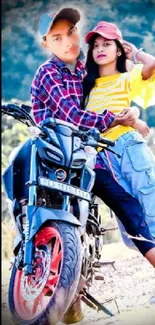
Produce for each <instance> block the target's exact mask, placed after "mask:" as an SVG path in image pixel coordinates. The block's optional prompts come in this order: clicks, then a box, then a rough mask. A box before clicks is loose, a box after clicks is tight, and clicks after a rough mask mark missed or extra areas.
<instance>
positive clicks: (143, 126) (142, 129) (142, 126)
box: [133, 119, 150, 138]
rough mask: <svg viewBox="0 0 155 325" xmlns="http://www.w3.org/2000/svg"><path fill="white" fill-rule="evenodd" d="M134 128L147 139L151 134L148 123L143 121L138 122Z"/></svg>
mask: <svg viewBox="0 0 155 325" xmlns="http://www.w3.org/2000/svg"><path fill="white" fill-rule="evenodd" d="M133 127H134V128H135V129H136V130H137V131H138V132H139V133H141V134H142V136H143V137H144V138H145V137H146V136H147V135H148V133H149V132H150V129H149V127H148V125H147V123H146V122H144V121H142V120H139V119H138V120H137V121H136V123H135V124H134V125H133Z"/></svg>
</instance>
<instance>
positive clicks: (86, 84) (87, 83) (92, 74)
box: [83, 35, 127, 108]
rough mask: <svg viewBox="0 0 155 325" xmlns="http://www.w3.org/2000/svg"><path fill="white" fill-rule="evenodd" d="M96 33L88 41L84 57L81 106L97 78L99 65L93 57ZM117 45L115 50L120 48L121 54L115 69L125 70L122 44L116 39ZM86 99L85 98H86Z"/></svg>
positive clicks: (85, 101) (124, 55)
mask: <svg viewBox="0 0 155 325" xmlns="http://www.w3.org/2000/svg"><path fill="white" fill-rule="evenodd" d="M97 37H98V35H94V36H93V37H92V39H91V41H90V44H89V48H88V53H87V58H86V71H87V75H86V77H85V78H84V80H83V108H84V107H85V105H86V104H87V102H88V97H89V94H90V92H91V90H92V88H93V87H94V86H95V79H96V78H99V77H100V76H99V66H98V65H97V63H95V61H94V59H93V48H94V42H95V39H96V38H97ZM114 42H115V43H116V46H117V50H120V52H121V55H120V56H118V58H117V64H116V69H117V70H118V71H119V72H121V73H122V72H126V71H127V69H126V54H125V51H124V48H123V45H122V44H121V43H120V42H119V41H118V40H114ZM86 99H87V100H86Z"/></svg>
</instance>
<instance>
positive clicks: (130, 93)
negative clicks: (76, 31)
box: [83, 22, 155, 237]
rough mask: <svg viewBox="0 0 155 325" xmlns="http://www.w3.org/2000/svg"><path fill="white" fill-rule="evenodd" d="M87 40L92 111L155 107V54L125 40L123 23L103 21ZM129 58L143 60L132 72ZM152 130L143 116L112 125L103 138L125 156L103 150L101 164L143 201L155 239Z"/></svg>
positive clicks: (86, 91)
mask: <svg viewBox="0 0 155 325" xmlns="http://www.w3.org/2000/svg"><path fill="white" fill-rule="evenodd" d="M85 41H86V43H88V44H89V49H88V54H87V60H86V68H87V76H86V77H85V79H84V83H83V87H84V105H85V107H86V109H88V110H89V111H92V112H96V113H101V112H102V111H103V110H105V109H107V110H108V109H110V110H111V111H113V112H114V113H115V114H120V113H121V112H122V114H125V107H127V106H130V104H131V102H132V101H134V102H135V103H136V104H139V105H140V106H142V107H144V108H145V107H146V105H148V106H149V105H151V104H152V105H153V100H154V104H155V94H154V95H153V91H154V93H155V74H154V72H155V58H154V57H153V56H151V55H149V54H146V53H144V52H143V51H142V49H140V50H138V49H137V48H136V47H135V46H134V45H133V44H130V43H128V42H125V41H123V39H122V34H121V32H120V30H119V29H118V28H117V26H116V25H114V24H111V23H108V22H99V23H98V25H97V26H96V27H95V28H94V29H93V31H91V32H89V33H88V34H87V35H86V37H85ZM127 59H130V60H134V63H136V62H135V61H136V60H138V61H140V62H141V63H142V64H135V65H134V67H133V69H132V70H131V71H127ZM153 96H154V97H153ZM131 110H132V107H131ZM138 131H139V132H138ZM148 131H149V129H148V126H147V124H146V123H145V122H144V121H141V120H140V119H138V118H137V120H136V122H135V123H133V124H132V123H131V126H121V125H118V126H116V127H112V128H109V129H108V130H107V131H106V132H105V133H103V136H106V137H107V138H109V139H112V140H115V141H116V145H115V150H116V152H118V153H120V154H121V159H119V158H117V156H116V155H114V154H112V153H109V152H105V151H104V152H102V151H100V153H99V155H98V161H97V167H99V168H102V167H103V166H106V168H108V170H110V172H112V174H113V176H114V178H115V179H116V180H117V181H118V182H119V184H120V185H122V187H124V189H125V190H126V191H127V192H129V193H130V194H132V195H133V196H134V197H135V198H137V199H138V200H139V202H140V204H141V205H142V207H143V209H144V213H145V217H146V222H147V224H148V226H149V228H150V231H151V233H152V235H153V236H154V237H155V204H154V202H155V158H154V157H153V154H152V152H151V151H150V149H149V148H148V146H147V144H146V142H145V140H144V137H145V136H146V135H147V134H148Z"/></svg>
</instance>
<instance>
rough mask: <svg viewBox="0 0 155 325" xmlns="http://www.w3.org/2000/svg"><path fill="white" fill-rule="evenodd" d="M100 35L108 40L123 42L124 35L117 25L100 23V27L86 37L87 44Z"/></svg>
mask: <svg viewBox="0 0 155 325" xmlns="http://www.w3.org/2000/svg"><path fill="white" fill-rule="evenodd" d="M95 34H99V35H101V36H103V37H105V38H107V39H117V40H122V33H121V31H120V30H119V29H118V27H117V26H116V25H115V24H112V23H108V22H106V21H100V22H99V23H98V25H97V26H96V27H95V28H94V29H93V30H92V31H91V32H89V33H88V34H87V35H86V36H85V42H86V43H90V40H91V38H92V37H93V36H94V35H95Z"/></svg>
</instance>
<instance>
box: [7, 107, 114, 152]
mask: <svg viewBox="0 0 155 325" xmlns="http://www.w3.org/2000/svg"><path fill="white" fill-rule="evenodd" d="M1 111H2V112H3V113H5V114H8V115H10V116H12V117H14V118H15V119H17V120H19V121H21V122H22V123H24V124H26V125H27V126H30V125H32V126H36V127H38V126H37V125H36V123H35V122H34V120H33V119H32V117H31V116H30V111H31V107H30V106H28V105H23V104H22V105H21V106H18V105H15V104H5V105H2V106H1ZM51 121H52V126H53V127H54V126H55V125H57V124H59V123H60V124H64V125H68V126H69V127H70V128H71V129H72V134H73V135H76V136H79V137H80V138H81V140H82V142H83V144H84V146H85V145H90V146H92V147H94V148H97V147H99V146H100V147H102V145H106V146H111V147H114V146H115V142H114V141H112V140H109V139H106V138H104V137H102V136H101V135H100V132H99V131H98V130H97V129H96V128H92V129H90V130H88V131H81V130H79V129H78V127H76V126H74V125H72V124H71V123H66V122H63V121H60V120H56V119H52V118H48V119H47V121H46V120H45V121H43V123H42V126H41V127H40V129H41V130H42V131H43V133H44V126H47V127H48V123H49V122H50V123H51ZM29 124H30V125H29ZM46 124H47V125H46ZM43 133H42V134H43ZM45 133H46V132H45ZM103 148H106V147H103Z"/></svg>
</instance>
